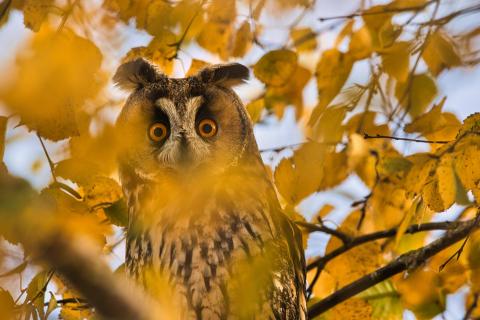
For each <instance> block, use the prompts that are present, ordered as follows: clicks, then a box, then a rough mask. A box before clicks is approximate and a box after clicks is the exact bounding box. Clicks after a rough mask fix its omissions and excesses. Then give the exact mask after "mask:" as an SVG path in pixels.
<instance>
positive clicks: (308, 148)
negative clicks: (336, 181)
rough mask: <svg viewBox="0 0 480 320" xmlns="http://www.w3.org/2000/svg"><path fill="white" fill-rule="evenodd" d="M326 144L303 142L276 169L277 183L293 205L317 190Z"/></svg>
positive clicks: (279, 189)
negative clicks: (291, 155)
mask: <svg viewBox="0 0 480 320" xmlns="http://www.w3.org/2000/svg"><path fill="white" fill-rule="evenodd" d="M324 152H325V148H324V146H322V145H320V144H318V143H315V142H309V143H305V144H303V145H302V146H301V147H300V148H299V149H298V150H296V151H295V153H294V155H293V157H292V158H290V159H283V160H282V161H281V162H280V164H279V165H278V166H277V168H276V169H275V174H274V178H275V185H276V186H277V188H278V191H279V192H280V194H281V195H282V197H283V198H284V199H285V201H287V202H288V203H289V204H291V205H295V204H297V203H298V202H300V201H301V200H302V199H303V198H305V197H306V196H308V195H310V194H311V193H313V192H315V191H316V190H317V189H318V186H319V184H320V182H321V180H322V176H323V171H322V170H318V169H319V168H321V166H322V163H323V158H324Z"/></svg>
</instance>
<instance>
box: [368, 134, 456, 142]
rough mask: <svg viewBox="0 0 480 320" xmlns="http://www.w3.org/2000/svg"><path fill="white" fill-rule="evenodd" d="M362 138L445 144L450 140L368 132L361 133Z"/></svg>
mask: <svg viewBox="0 0 480 320" xmlns="http://www.w3.org/2000/svg"><path fill="white" fill-rule="evenodd" d="M363 138H364V139H391V140H398V141H411V142H420V143H432V144H447V143H450V142H451V141H447V140H436V141H434V140H422V139H411V138H400V137H394V136H385V135H381V134H377V135H374V136H372V135H369V134H368V133H364V134H363Z"/></svg>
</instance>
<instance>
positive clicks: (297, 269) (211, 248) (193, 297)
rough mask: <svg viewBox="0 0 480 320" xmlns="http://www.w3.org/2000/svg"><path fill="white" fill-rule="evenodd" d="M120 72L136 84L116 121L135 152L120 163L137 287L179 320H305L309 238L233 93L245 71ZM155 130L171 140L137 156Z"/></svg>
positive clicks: (131, 67) (129, 67)
mask: <svg viewBox="0 0 480 320" xmlns="http://www.w3.org/2000/svg"><path fill="white" fill-rule="evenodd" d="M122 67H123V69H122ZM122 67H121V68H120V69H119V71H118V72H117V76H116V81H117V82H119V83H120V85H123V86H124V87H126V86H128V85H132V86H134V85H136V87H135V88H134V89H135V92H134V93H133V94H132V95H131V96H130V98H129V101H128V102H127V105H126V106H125V108H124V110H123V111H122V114H121V116H120V118H119V121H118V123H119V127H120V128H122V129H123V130H126V131H125V132H129V133H130V135H131V136H130V137H129V139H131V141H130V142H131V145H132V146H135V147H132V148H128V150H126V152H125V154H124V158H122V159H121V161H120V178H121V180H122V184H123V188H124V192H125V195H126V198H127V204H128V209H129V226H128V229H127V249H126V267H127V273H128V274H129V276H131V277H132V278H134V279H136V280H137V281H138V282H139V283H141V284H142V285H143V286H144V287H145V288H146V290H147V291H150V292H152V294H156V292H155V291H156V290H160V291H162V290H163V291H164V292H165V291H168V290H171V291H170V292H171V295H170V298H172V301H173V306H174V307H175V308H176V310H178V313H177V315H178V318H179V319H288V320H293V319H305V318H306V301H305V291H304V290H305V288H304V286H305V271H304V270H305V262H304V257H303V250H302V247H301V238H300V235H299V233H298V230H297V228H296V226H295V225H294V224H293V223H292V222H291V221H290V220H289V219H288V218H287V217H286V216H285V215H284V214H283V213H282V211H281V208H280V206H279V203H278V200H277V197H276V194H275V191H274V188H273V184H272V183H271V181H270V179H269V176H268V174H267V172H266V170H265V168H264V166H263V163H262V161H261V158H260V155H259V152H258V147H257V145H256V143H255V140H254V137H253V130H252V124H251V121H250V120H249V118H248V115H247V113H246V110H245V108H244V107H243V105H242V104H241V102H240V100H239V99H238V97H237V96H236V94H235V93H234V92H233V91H232V90H231V89H230V86H231V85H232V84H235V83H238V82H239V81H242V80H243V79H245V78H246V75H245V70H246V68H244V67H243V66H240V65H236V64H234V65H226V66H220V67H211V68H209V69H205V70H204V71H201V72H200V73H199V74H198V75H196V76H194V77H190V78H185V79H169V78H166V77H164V76H161V75H160V74H159V73H158V72H157V71H156V70H155V68H154V67H152V66H151V65H150V64H149V63H148V62H146V61H144V60H136V61H134V62H130V63H127V64H126V65H123V66H122ZM247 75H248V70H247ZM158 110H159V111H160V112H161V114H158ZM152 119H153V120H152ZM205 119H206V120H205ZM210 119H212V120H210ZM158 121H160V122H162V121H163V122H166V121H168V128H167V127H166V126H165V128H167V129H168V137H164V138H163V139H164V140H162V141H161V144H160V143H158V141H157V139H155V138H156V136H153V137H151V138H153V141H154V142H155V143H153V144H151V143H147V144H146V145H145V146H139V145H138V143H139V142H141V141H145V137H146V136H147V135H146V134H145V132H148V130H149V129H148V128H149V126H148V125H149V124H150V128H152V127H153V128H157V127H155V126H154V125H153V126H152V125H151V124H152V122H153V123H157V122H158ZM212 121H213V122H212ZM203 123H204V124H206V125H210V127H208V126H205V127H199V126H202V125H204V124H203ZM217 126H218V128H217ZM161 128H163V127H161ZM203 129H205V130H203ZM207 129H208V130H207ZM202 130H203V131H202ZM212 130H215V135H214V136H212V135H211V132H212ZM137 131H141V134H140V133H138V134H137V133H136V132H137ZM150 132H153V133H154V134H159V133H160V131H152V130H150ZM159 136H160V135H159ZM162 136H163V135H162ZM152 279H153V280H152ZM159 283H162V285H160V284H159ZM163 284H166V285H163ZM165 287H168V288H169V289H168V290H166V289H165Z"/></svg>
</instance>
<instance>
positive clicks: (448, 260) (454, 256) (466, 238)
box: [439, 214, 480, 271]
mask: <svg viewBox="0 0 480 320" xmlns="http://www.w3.org/2000/svg"><path fill="white" fill-rule="evenodd" d="M479 218H480V214H477V216H476V217H475V222H476V223H475V224H477V223H478V219H479ZM474 226H475V225H473V226H472V230H473V228H474ZM472 230H470V233H469V234H468V235H467V236H466V237H465V240H464V241H463V243H462V245H461V246H460V248H458V250H457V251H455V253H454V254H452V255H451V256H450V257H449V258H448V259H447V260H446V261H445V262H444V263H442V264H441V265H440V267H439V271H442V270H443V269H444V268H445V267H446V266H447V264H449V263H450V261H452V260H453V259H454V258H456V260H458V259H460V256H461V255H462V252H463V249H465V245H466V244H467V241H468V238H469V237H470V234H471V231H472Z"/></svg>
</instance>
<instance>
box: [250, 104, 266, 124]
mask: <svg viewBox="0 0 480 320" xmlns="http://www.w3.org/2000/svg"><path fill="white" fill-rule="evenodd" d="M246 108H247V111H248V114H249V115H250V119H252V122H253V123H257V122H258V121H260V119H261V117H262V111H263V109H264V108H265V100H264V99H263V98H260V99H256V100H253V101H252V102H250V103H249V104H247V106H246Z"/></svg>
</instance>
